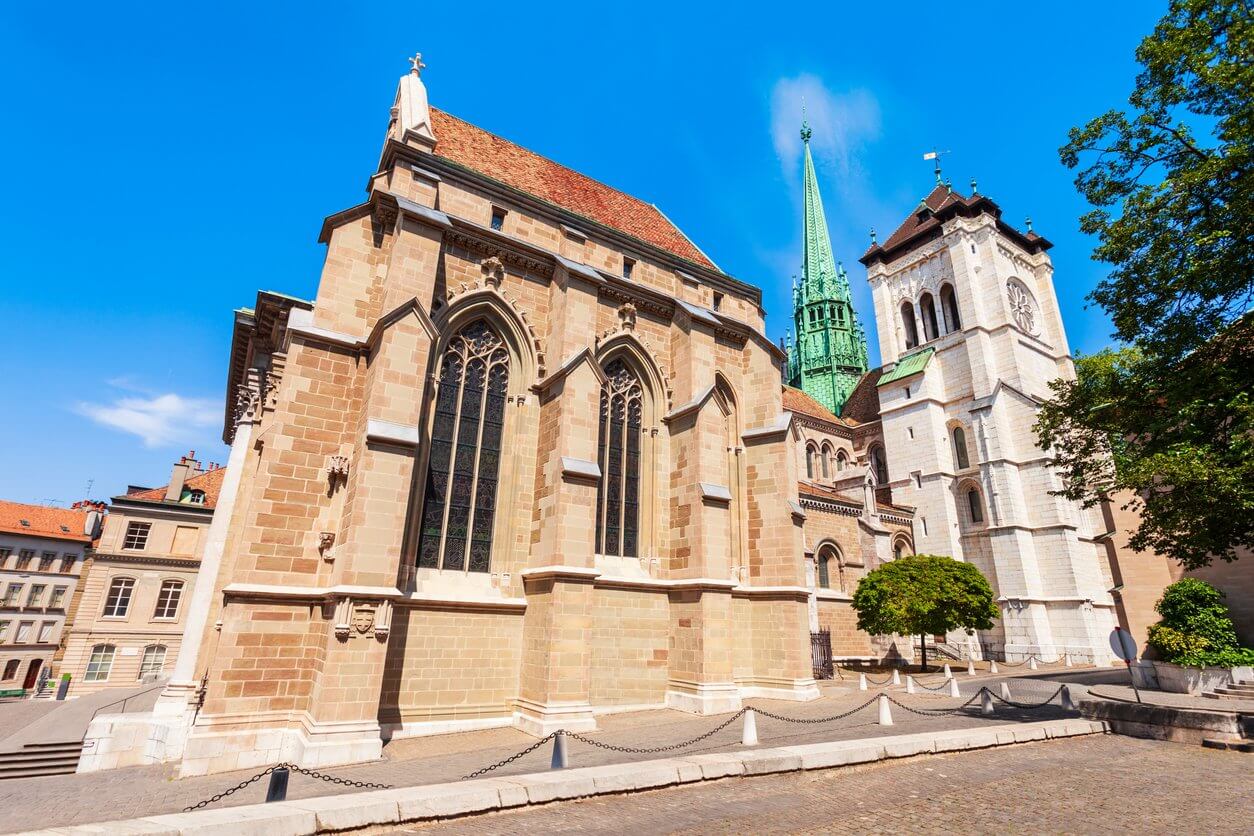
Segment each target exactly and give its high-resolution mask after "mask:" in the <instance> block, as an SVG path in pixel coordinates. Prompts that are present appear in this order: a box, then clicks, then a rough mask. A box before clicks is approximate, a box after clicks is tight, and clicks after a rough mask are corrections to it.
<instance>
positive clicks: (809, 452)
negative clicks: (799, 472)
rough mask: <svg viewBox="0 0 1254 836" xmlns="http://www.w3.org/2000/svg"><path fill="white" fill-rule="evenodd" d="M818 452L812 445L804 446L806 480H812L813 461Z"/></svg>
mask: <svg viewBox="0 0 1254 836" xmlns="http://www.w3.org/2000/svg"><path fill="white" fill-rule="evenodd" d="M818 455H819V451H818V450H816V449H815V448H814V447H813V446H812V445H809V444H807V445H806V478H807V479H813V478H814V460H815V459H816V458H818Z"/></svg>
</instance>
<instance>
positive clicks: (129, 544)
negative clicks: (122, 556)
mask: <svg viewBox="0 0 1254 836" xmlns="http://www.w3.org/2000/svg"><path fill="white" fill-rule="evenodd" d="M151 529H152V523H146V522H135V521H131V522H130V523H127V525H126V537H125V538H123V540H122V548H124V549H137V550H138V549H144V548H147V546H148V532H149V531H150V530H151Z"/></svg>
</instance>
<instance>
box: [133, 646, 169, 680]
mask: <svg viewBox="0 0 1254 836" xmlns="http://www.w3.org/2000/svg"><path fill="white" fill-rule="evenodd" d="M164 667H165V645H163V644H150V645H148V646H147V647H145V648H144V658H143V660H142V661H141V662H140V663H139V681H140V682H150V681H152V680H154V679H156V678H158V677H159V676H161V669H162V668H164Z"/></svg>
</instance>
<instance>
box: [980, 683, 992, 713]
mask: <svg viewBox="0 0 1254 836" xmlns="http://www.w3.org/2000/svg"><path fill="white" fill-rule="evenodd" d="M980 713H981V714H992V713H993V695H992V693H991V692H990V691H989V690H988V689H987V688H981V689H980Z"/></svg>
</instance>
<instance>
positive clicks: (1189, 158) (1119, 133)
mask: <svg viewBox="0 0 1254 836" xmlns="http://www.w3.org/2000/svg"><path fill="white" fill-rule="evenodd" d="M1136 57H1137V60H1138V61H1139V62H1140V64H1141V66H1142V70H1141V72H1140V74H1139V75H1138V76H1137V79H1136V89H1135V91H1134V92H1133V94H1132V96H1131V97H1130V98H1129V103H1130V104H1131V106H1132V109H1131V112H1123V111H1117V110H1112V111H1110V112H1108V113H1106V114H1104V115H1102V116H1100V117H1098V118H1096V119H1094V120H1092V121H1091V122H1089V123H1088V124H1087V125H1085V126H1084V127H1083V128H1075V129H1072V131H1071V134H1070V137H1069V141H1068V143H1067V144H1066V145H1065V146H1063V147H1062V149H1060V155H1061V157H1062V161H1063V163H1064V164H1065V165H1067V166H1068V167H1071V168H1077V167H1079V166H1080V164H1081V160H1084V161H1085V162H1086V164H1087V167H1085V168H1084V169H1083V170H1081V171H1080V172H1079V174H1078V176H1077V177H1076V187H1077V188H1078V189H1079V191H1080V192H1081V193H1082V194H1083V195H1084V196H1085V197H1086V198H1087V200H1088V201H1089V203H1090V204H1091V205H1092V206H1093V209H1092V210H1091V211H1090V212H1088V213H1087V214H1085V215H1084V216H1083V217H1082V218H1081V223H1080V225H1081V228H1082V229H1083V231H1085V232H1087V233H1090V234H1093V235H1096V236H1097V239H1098V245H1097V248H1096V249H1095V251H1094V258H1095V259H1097V260H1099V261H1103V262H1106V263H1108V264H1110V265H1111V270H1110V272H1109V275H1108V276H1107V277H1106V278H1105V279H1104V280H1103V281H1102V282H1100V283H1099V284H1098V286H1097V287H1096V289H1095V290H1094V291H1093V292H1092V294H1091V295H1090V299H1091V300H1092V301H1094V302H1096V303H1097V304H1098V305H1100V306H1101V307H1102V308H1104V309H1105V310H1106V312H1107V313H1108V314H1109V315H1110V317H1111V319H1112V321H1113V322H1114V326H1115V336H1116V337H1117V338H1118V339H1119V340H1120V341H1122V342H1123V343H1124V344H1125V347H1123V348H1120V349H1112V350H1108V351H1103V352H1100V353H1098V354H1096V355H1093V356H1089V357H1082V358H1080V359H1079V360H1078V361H1077V364H1076V372H1077V379H1076V380H1074V381H1067V380H1061V381H1056V382H1055V383H1054V384H1053V385H1052V389H1053V397H1052V399H1051V400H1050V401H1049V402H1048V403H1046V405H1045V407H1044V408H1043V410H1042V411H1041V413H1040V417H1039V420H1038V423H1037V426H1036V432H1037V436H1038V438H1039V440H1040V442H1041V445H1042V446H1043V447H1045V448H1046V449H1049V450H1050V451H1051V452H1052V453H1053V455H1054V458H1055V463H1056V464H1057V465H1058V466H1059V468H1060V472H1061V474H1062V477H1063V490H1062V491H1061V493H1062V494H1063V495H1065V496H1067V497H1069V498H1071V499H1075V500H1080V501H1082V502H1084V503H1086V504H1088V505H1092V504H1094V503H1096V502H1099V501H1102V500H1103V499H1107V498H1110V497H1112V496H1113V495H1115V494H1119V495H1120V496H1123V497H1128V496H1130V497H1132V498H1131V500H1130V504H1131V505H1132V507H1134V508H1135V509H1136V510H1137V511H1139V512H1140V514H1141V520H1142V522H1141V525H1140V527H1139V528H1138V529H1137V531H1135V532H1134V533H1133V537H1132V541H1131V544H1132V546H1133V548H1135V549H1137V550H1143V549H1147V548H1148V549H1153V550H1155V551H1157V552H1159V553H1161V554H1165V555H1168V556H1170V557H1173V558H1175V559H1177V560H1179V561H1180V562H1181V563H1183V564H1184V565H1185V566H1187V567H1191V568H1192V567H1197V566H1202V565H1206V564H1208V563H1209V562H1210V561H1211V559H1212V558H1213V556H1215V555H1218V556H1219V557H1221V558H1223V559H1225V560H1234V559H1235V558H1236V555H1237V549H1238V548H1240V547H1247V548H1248V547H1252V546H1254V446H1252V445H1254V441H1252V439H1254V406H1252V405H1251V392H1252V391H1254V347H1252V346H1254V315H1252V314H1251V313H1250V310H1251V303H1252V302H1254V246H1252V244H1254V165H1252V163H1254V96H1252V95H1251V90H1254V8H1252V6H1251V4H1250V3H1249V2H1248V0H1245V2H1242V0H1173V2H1172V3H1171V5H1170V8H1169V10H1168V12H1167V14H1166V16H1165V17H1164V18H1163V19H1162V20H1161V21H1160V22H1159V24H1158V26H1157V27H1156V28H1155V30H1154V33H1153V34H1152V35H1150V36H1149V37H1147V38H1146V39H1145V40H1144V41H1142V43H1141V45H1140V46H1139V47H1138V49H1137V53H1136Z"/></svg>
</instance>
